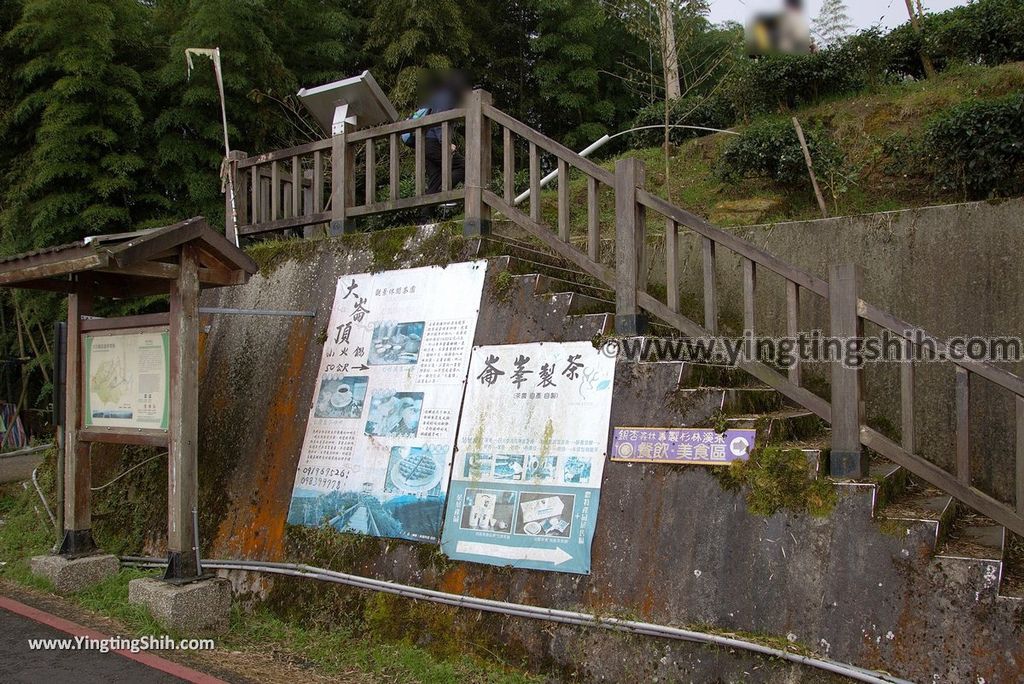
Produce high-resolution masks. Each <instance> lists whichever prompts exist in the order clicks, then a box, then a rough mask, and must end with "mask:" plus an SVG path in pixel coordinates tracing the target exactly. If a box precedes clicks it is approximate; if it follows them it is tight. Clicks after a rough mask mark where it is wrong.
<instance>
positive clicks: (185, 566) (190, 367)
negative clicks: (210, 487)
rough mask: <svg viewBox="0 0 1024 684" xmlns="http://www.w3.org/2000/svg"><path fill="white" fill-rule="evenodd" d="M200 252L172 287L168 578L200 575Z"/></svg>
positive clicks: (189, 250)
mask: <svg viewBox="0 0 1024 684" xmlns="http://www.w3.org/2000/svg"><path fill="white" fill-rule="evenodd" d="M198 264H199V254H198V251H197V250H196V248H195V247H194V246H193V245H185V246H183V247H182V251H181V274H180V276H179V277H178V280H176V281H175V282H174V283H173V285H172V286H171V297H170V300H171V301H170V304H171V314H170V345H171V367H170V376H171V377H170V401H171V406H170V429H169V432H168V479H167V551H168V564H167V574H166V578H168V579H187V578H191V577H196V576H197V575H198V572H199V566H198V562H197V556H198V549H196V544H195V539H196V535H197V530H196V528H195V524H194V522H193V521H194V515H195V510H196V507H197V506H198V497H199V487H198V482H197V469H198V465H197V450H198V442H199V409H198V407H199V325H200V322H199V269H198Z"/></svg>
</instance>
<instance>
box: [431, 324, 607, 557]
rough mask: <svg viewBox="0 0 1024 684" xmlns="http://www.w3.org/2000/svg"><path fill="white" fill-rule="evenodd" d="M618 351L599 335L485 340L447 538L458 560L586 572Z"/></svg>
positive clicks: (477, 356) (477, 355)
mask: <svg viewBox="0 0 1024 684" xmlns="http://www.w3.org/2000/svg"><path fill="white" fill-rule="evenodd" d="M614 378H615V358H614V357H609V356H607V355H605V353H604V352H603V351H602V350H599V349H595V348H594V345H593V344H592V343H590V342H573V343H535V344H517V345H503V346H488V347H477V348H476V349H474V350H473V359H472V361H471V363H470V369H469V385H468V387H467V388H466V396H465V399H464V401H463V409H462V422H461V425H460V427H459V437H458V458H457V459H456V464H455V468H454V470H453V472H452V485H451V493H450V495H449V497H448V507H447V511H446V514H445V526H444V533H443V535H442V539H441V545H442V548H443V549H444V552H445V553H446V554H447V555H448V556H449V557H450V558H455V559H458V560H468V561H475V562H478V563H488V564H491V565H512V566H515V567H518V568H533V569H537V570H553V571H558V572H571V573H577V574H587V573H589V572H590V546H591V542H592V540H593V537H594V527H595V524H596V522H597V509H598V502H599V500H600V494H601V476H602V473H603V472H604V461H605V456H606V451H607V445H608V421H609V416H610V413H611V403H612V387H613V383H614Z"/></svg>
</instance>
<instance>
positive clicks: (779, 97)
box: [723, 34, 886, 118]
mask: <svg viewBox="0 0 1024 684" xmlns="http://www.w3.org/2000/svg"><path fill="white" fill-rule="evenodd" d="M873 35H874V34H866V35H865V36H864V37H862V38H859V39H858V40H850V41H846V42H844V43H842V44H841V45H838V46H836V47H831V48H828V49H825V50H822V51H820V52H814V53H811V54H807V55H768V56H765V57H761V58H759V59H757V60H749V61H747V62H745V63H742V64H741V65H740V67H739V68H737V70H736V71H735V72H733V74H732V75H731V76H730V77H729V79H728V80H727V81H726V83H725V84H724V87H723V90H724V93H725V96H726V97H727V98H728V99H729V101H730V102H731V103H732V105H733V107H734V108H735V109H736V111H737V112H738V113H739V114H740V115H741V116H743V117H745V118H746V117H750V116H754V115H757V114H765V113H771V112H777V111H780V110H785V109H793V108H795V107H801V106H804V105H808V104H812V103H814V102H816V101H818V100H820V99H821V98H824V97H833V96H837V95H843V94H847V93H852V92H856V91H858V90H861V89H863V88H865V87H866V86H868V85H871V84H873V83H876V82H878V81H880V80H881V79H882V78H883V77H884V76H883V74H881V73H878V71H875V72H872V67H874V68H875V69H876V70H877V69H879V68H880V65H881V64H884V63H885V61H886V55H885V53H884V46H883V45H882V44H881V43H880V42H879V41H878V39H877V38H873V37H872V36H873Z"/></svg>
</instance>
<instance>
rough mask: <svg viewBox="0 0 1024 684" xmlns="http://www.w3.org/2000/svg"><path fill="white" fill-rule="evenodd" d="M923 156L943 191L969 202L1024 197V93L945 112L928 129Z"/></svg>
mask: <svg viewBox="0 0 1024 684" xmlns="http://www.w3.org/2000/svg"><path fill="white" fill-rule="evenodd" d="M921 152H922V153H923V155H924V157H923V163H924V164H925V166H926V167H927V168H926V170H927V171H928V172H929V175H930V176H931V177H932V179H933V182H934V184H935V185H936V188H937V189H938V190H942V191H950V190H955V191H957V192H961V193H963V195H964V196H965V197H967V198H968V199H985V198H988V197H1006V196H1011V195H1019V194H1022V193H1024V93H1015V94H1013V95H1008V96H1006V97H1002V98H997V99H994V100H970V101H968V102H964V103H961V104H959V105H955V106H953V107H950V108H949V109H946V110H945V111H943V112H942V113H940V114H939V115H938V116H936V117H935V118H934V119H932V120H931V121H929V122H928V124H927V126H926V127H925V132H924V137H923V140H922V145H921Z"/></svg>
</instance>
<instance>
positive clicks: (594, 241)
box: [509, 176, 601, 261]
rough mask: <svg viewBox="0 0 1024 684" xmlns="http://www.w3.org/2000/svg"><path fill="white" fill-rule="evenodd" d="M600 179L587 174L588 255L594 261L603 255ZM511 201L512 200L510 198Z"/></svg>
mask: <svg viewBox="0 0 1024 684" xmlns="http://www.w3.org/2000/svg"><path fill="white" fill-rule="evenodd" d="M598 188H599V186H598V181H597V179H596V178H594V177H593V176H587V256H589V257H590V258H591V259H593V260H594V261H600V257H601V206H600V203H599V199H600V198H599V197H598V195H597V193H598ZM509 201H511V200H509Z"/></svg>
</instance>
